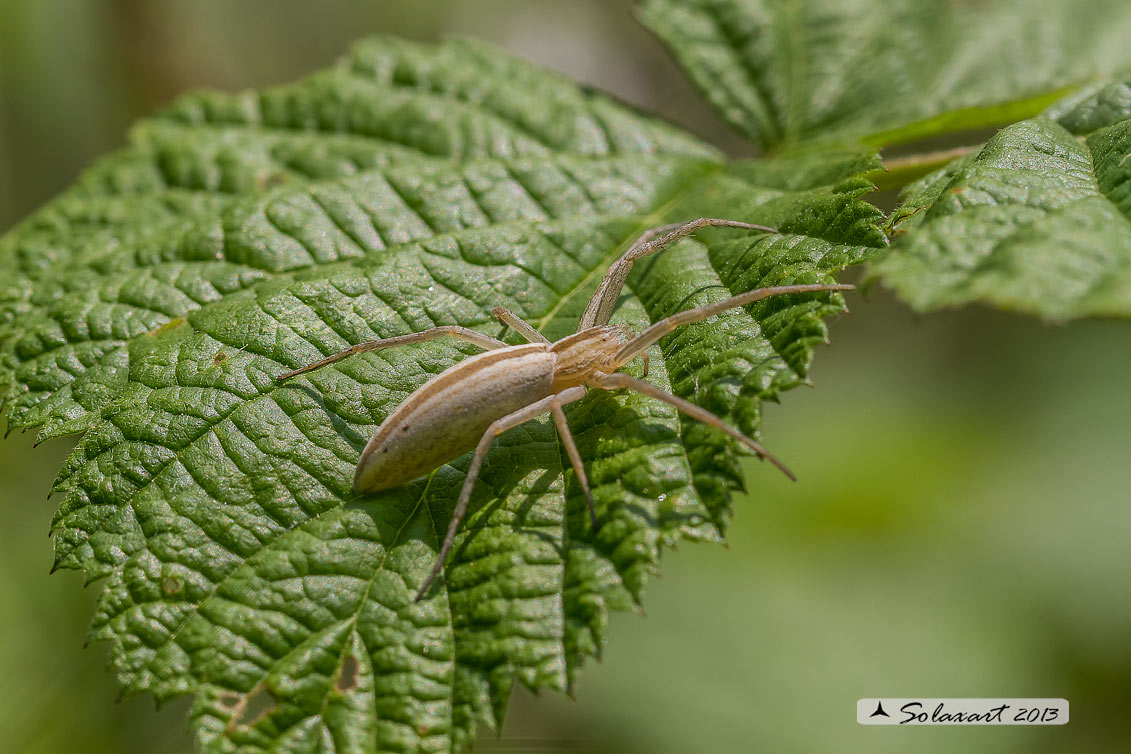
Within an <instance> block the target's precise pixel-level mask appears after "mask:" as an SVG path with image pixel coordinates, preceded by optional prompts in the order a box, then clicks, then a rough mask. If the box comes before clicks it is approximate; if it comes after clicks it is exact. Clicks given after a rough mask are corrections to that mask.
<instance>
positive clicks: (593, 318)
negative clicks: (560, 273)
mask: <svg viewBox="0 0 1131 754" xmlns="http://www.w3.org/2000/svg"><path fill="white" fill-rule="evenodd" d="M708 226H711V227H715V228H740V229H742V230H760V231H762V232H764V233H777V232H778V231H777V229H775V228H770V227H767V226H765V225H753V224H751V223H744V222H741V221H740V220H724V219H721V218H717V217H700V218H699V219H698V220H691V221H690V222H686V223H675V224H672V225H661V226H660V227H658V228H652V229H651V230H646V231H644V233H642V234H641V236H640V237H639V238H637V239H636V240H635V241H633V242H632V245H631V246H629V247H628V249H627V250H626V251H625V252H624V254H622V255H621V257H620V259H618V260H617V261H615V262H613V263H612V264H611V265H609V269H608V270H606V271H605V277H604V278H603V279H602V280H601V284H600V285H599V286H597V291H596V292H595V293H594V294H593V298H591V299H589V304H588V305H587V306H586V307H585V313H584V314H582V315H581V322H580V323H579V325H578V328H577V330H578V332H580V331H581V330H584V329H586V328H588V327H593V326H599V325H607V324H608V323H609V318H611V317H612V316H613V308H614V307H615V306H616V303H617V299H618V298H620V292H621V290H622V289H623V288H624V284H625V281H626V280H628V273H629V271H630V270H632V263H633V262H635V261H636V260H637V259H641V258H643V257H646V256H648V255H650V254H655V253H656V252H658V251H663V250H664V249H666V248H667V247H669V246H671V245H672V244H673V243H675V242H676V241H678V240H679V239H681V238H685V237H687V236H689V235H691V234H692V233H694V232H695V231H697V230H699V229H700V228H705V227H708Z"/></svg>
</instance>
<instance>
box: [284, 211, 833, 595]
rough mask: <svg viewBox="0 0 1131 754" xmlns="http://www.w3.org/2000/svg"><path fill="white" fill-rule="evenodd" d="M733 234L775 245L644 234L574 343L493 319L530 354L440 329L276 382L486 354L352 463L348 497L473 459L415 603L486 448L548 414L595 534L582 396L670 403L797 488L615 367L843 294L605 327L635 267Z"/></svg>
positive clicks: (448, 376) (443, 554) (733, 223)
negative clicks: (417, 352)
mask: <svg viewBox="0 0 1131 754" xmlns="http://www.w3.org/2000/svg"><path fill="white" fill-rule="evenodd" d="M706 226H715V227H724V228H740V229H743V230H754V231H762V232H765V233H776V232H777V230H775V229H774V228H769V227H766V226H764V225H752V224H750V223H745V222H740V221H737V220H723V219H718V218H709V217H702V218H699V219H697V220H692V221H690V222H685V223H677V224H672V225H663V226H660V227H657V228H652V229H651V230H648V231H645V232H644V233H643V234H642V235H641V236H640V237H639V238H638V239H636V241H634V242H633V243H632V245H631V246H629V248H628V249H627V250H626V251H625V252H624V254H623V255H621V257H620V258H619V259H618V260H617V261H616V262H614V263H613V264H612V265H611V266H610V267H609V269H608V270H607V271H606V272H605V277H604V278H603V279H602V280H601V284H600V285H599V286H598V287H597V291H596V292H595V293H594V294H593V297H592V298H591V299H590V300H589V304H588V305H587V306H586V307H585V312H584V314H582V315H581V321H580V322H579V323H578V327H577V332H575V333H573V334H572V335H567V336H566V337H564V338H562V339H561V340H558V341H556V342H550V340H549V339H547V338H546V337H545V336H544V335H542V334H541V333H540V332H538V331H537V330H536V329H535V328H534V327H533V326H531V325H530V324H529V323H527V322H525V321H523V319H522V318H521V317H519V316H518V315H517V314H515V313H514V312H512V311H510V310H508V309H506V308H504V307H501V306H500V307H496V308H495V309H494V311H493V312H492V313H493V314H494V316H495V317H496V318H497V319H498V320H499V321H500V322H502V323H503V324H504V325H506V326H508V327H510V328H512V329H514V330H515V331H516V332H518V333H519V334H520V335H521V336H522V337H524V338H525V339H526V340H527V341H528V342H527V343H524V344H522V345H517V346H510V345H507V344H506V343H504V342H503V341H501V340H498V339H496V338H492V337H490V336H488V335H484V334H482V333H479V332H476V331H475V330H471V329H469V328H466V327H459V326H456V325H448V326H443V327H434V328H432V329H429V330H425V331H423V332H418V333H410V334H408V335H398V336H396V337H392V338H383V339H381V340H374V341H369V342H366V343H359V344H357V345H355V346H351V347H350V348H347V349H345V350H344V351H341V352H339V353H336V354H333V355H332V356H327V357H326V358H324V359H322V360H321V361H317V362H315V363H313V364H309V365H307V366H304V367H302V368H300V369H295V370H294V371H291V372H286V373H285V374H281V375H279V376H278V377H277V378H276V380H278V381H279V382H283V381H285V380H289V379H291V378H292V377H296V376H298V375H300V374H305V373H307V372H310V371H312V370H315V369H319V368H321V367H324V366H326V365H327V364H333V363H334V362H336V361H341V360H342V359H345V358H348V357H350V356H353V355H354V354H359V353H363V352H365V351H376V350H380V349H384V348H393V347H395V346H405V345H409V344H411V343H421V342H423V341H428V340H435V339H437V338H456V339H458V340H463V341H466V342H468V343H473V344H474V345H477V346H479V347H480V348H483V349H486V353H481V354H478V355H476V356H472V357H471V358H468V359H465V360H463V361H461V362H459V363H458V364H455V365H453V366H452V367H450V368H448V369H447V370H445V371H444V372H442V373H441V374H438V375H437V376H435V377H433V378H432V379H431V380H429V381H428V382H426V383H425V384H424V385H422V386H421V387H420V388H418V389H417V390H416V391H415V392H414V393H412V394H411V395H410V396H409V397H408V398H406V399H405V401H404V402H403V403H401V404H400V406H398V407H397V408H396V410H394V411H393V413H391V414H390V415H389V416H388V418H386V419H385V421H384V422H382V423H381V426H380V427H378V428H377V431H376V433H374V435H373V437H372V438H370V440H369V443H368V444H367V445H366V446H365V449H364V450H363V451H362V453H361V459H360V460H359V461H358V464H357V472H356V474H355V476H354V482H353V487H354V490H355V491H356V492H358V493H365V492H377V491H379V490H385V489H390V488H392V487H397V486H399V485H401V484H404V483H405V482H408V481H410V480H412V479H415V478H416V477H419V476H421V475H422V474H426V473H428V472H430V471H432V470H433V469H435V468H437V467H438V466H440V465H442V464H444V463H447V462H448V461H450V460H452V459H453V458H457V457H459V456H461V455H463V454H464V453H466V452H467V451H469V450H471V449H472V448H474V449H475V455H474V456H473V457H472V459H471V466H470V468H469V469H468V472H467V477H466V479H465V480H464V483H463V487H462V489H461V490H460V495H459V500H458V501H457V502H456V507H455V510H454V511H453V513H452V519H451V523H450V524H449V526H448V531H447V534H446V535H445V537H444V542H443V544H442V545H441V547H440V554H439V556H438V557H437V559H436V564H435V565H434V566H433V568H432V571H431V573H430V574H429V576H428V578H427V579H426V580H425V581H424V584H423V585H422V586H421V587H420V589H419V591H418V592H417V594H416V599H417V600H418V601H419V600H420V599H421V598H422V597H423V596H424V595H425V594H426V593H427V592H428V588H429V587H430V586H431V585H432V582H433V581H435V579H436V577H437V576H439V574H440V573H441V572H442V571H443V568H444V564H445V562H446V561H447V558H448V554H449V553H450V552H451V549H452V544H453V542H454V541H455V536H456V532H457V531H458V530H459V525H460V522H461V521H462V520H463V517H464V515H465V514H466V513H467V506H468V501H470V499H471V491H472V489H473V488H474V486H475V481H476V479H477V478H478V477H479V470H480V468H481V467H482V465H483V459H484V457H485V456H486V455H487V451H488V449H489V448H490V447H491V443H492V442H493V441H494V439H495V438H496V437H498V436H499V435H501V434H502V433H503V432H506V431H507V430H508V429H512V428H513V427H517V426H518V425H520V424H523V423H525V422H528V421H530V420H531V419H534V418H537V417H539V416H541V415H543V414H545V413H547V412H548V413H550V415H551V416H552V417H553V419H554V424H555V425H556V426H557V429H558V433H559V435H560V436H561V439H562V445H563V446H564V447H565V450H566V455H568V456H569V460H570V464H571V465H572V466H573V470H574V472H576V474H577V480H578V483H579V484H580V486H581V490H582V492H583V493H584V494H585V499H586V501H587V503H588V506H589V517H590V521H591V523H592V525H593V527H594V528H596V527H597V513H596V508H595V506H594V503H593V493H592V492H591V491H590V489H589V479H588V477H587V476H586V474H585V466H584V465H583V464H582V462H581V455H580V454H579V453H578V451H577V445H576V444H575V443H574V441H573V435H572V434H571V433H570V430H569V425H568V424H567V423H566V416H565V412H563V411H562V407H563V406H565V405H566V404H569V403H573V402H575V401H577V400H580V399H581V398H582V397H584V396H585V394H586V392H587V391H588V390H589V389H590V388H594V389H598V390H632V391H635V392H637V393H641V394H643V395H646V396H649V397H651V398H655V399H657V400H660V401H663V402H665V403H669V404H671V405H672V406H674V407H675V408H676V409H678V410H679V411H682V412H683V413H685V414H687V415H688V416H690V417H692V418H693V419H697V420H698V421H701V422H703V423H704V424H707V425H710V426H712V427H716V428H718V429H720V430H722V431H723V432H725V433H726V434H728V435H730V436H731V437H733V438H734V439H736V440H738V441H739V442H741V443H743V444H744V445H746V446H747V447H749V448H750V449H751V450H753V451H754V452H755V453H756V454H757V455H758V456H759V457H761V458H764V459H766V460H768V461H770V462H771V463H773V464H774V465H775V466H777V467H778V468H779V469H781V470H782V472H784V473H785V474H786V475H787V476H788V477H789V478H790V479H794V478H795V477H794V476H793V474H792V473H791V472H790V471H789V469H788V468H786V466H785V465H784V464H783V463H782V462H781V461H779V460H778V459H777V458H775V457H774V456H773V455H772V454H771V453H770V452H769V451H767V450H766V449H765V448H764V447H762V445H760V444H759V443H758V442H756V441H755V440H753V439H751V438H749V437H747V436H746V435H744V434H743V433H742V432H739V431H738V430H737V429H735V428H734V427H732V426H730V425H729V424H727V423H725V422H724V421H723V420H722V419H720V418H719V417H718V416H715V415H714V414H712V413H711V412H710V411H707V410H705V409H703V408H700V407H699V406H696V405H695V404H693V403H690V402H688V401H685V400H683V399H682V398H679V397H677V396H675V395H672V394H671V393H668V392H666V391H664V390H661V389H660V388H658V387H655V386H654V385H652V384H650V383H648V382H645V381H644V380H640V379H637V378H635V377H632V376H630V375H628V374H624V373H623V372H619V371H617V370H619V369H620V368H621V367H623V366H625V365H626V364H628V363H629V362H631V361H633V360H634V359H636V358H638V357H642V358H644V360H645V361H644V365H645V372H644V373H645V375H647V353H646V351H647V349H648V348H649V347H650V346H651V345H652V344H653V343H655V342H656V341H658V340H659V339H660V338H661V337H663V336H664V335H666V334H667V333H669V332H671V331H672V330H674V329H675V328H677V327H679V326H680V325H685V324H688V323H691V322H699V321H701V320H704V319H707V318H708V317H711V316H714V315H715V314H718V313H720V312H723V311H726V310H727V309H733V308H735V307H739V306H745V305H746V304H749V303H752V302H754V301H759V300H761V299H764V298H769V297H770V296H780V295H784V294H790V293H815V292H819V291H848V290H852V289H853V286H851V285H842V284H831V285H824V284H803V285H781V286H774V287H770V288H758V289H756V290H753V291H749V292H747V293H742V294H739V295H737V296H732V297H730V298H728V299H725V300H723V301H719V302H717V303H714V304H709V305H707V306H701V307H698V308H695V309H688V310H687V311H683V312H679V313H677V314H673V315H672V316H670V317H665V318H664V319H661V320H660V321H658V322H656V323H655V324H653V325H652V326H651V327H648V328H647V329H645V330H644V332H642V333H640V334H639V335H636V336H632V334H631V333H629V332H628V331H627V330H626V329H625V328H623V327H612V326H610V325H609V319H610V318H611V317H612V314H613V308H614V306H615V304H616V302H617V299H618V297H619V296H620V292H621V289H622V288H623V287H624V284H625V281H626V280H627V279H628V273H629V270H631V269H632V263H633V262H635V261H636V260H638V259H640V258H642V257H646V256H648V255H650V254H655V253H656V252H658V251H661V250H663V249H664V248H666V247H668V246H669V245H671V244H672V243H673V242H675V241H677V240H679V239H681V238H684V237H685V236H688V235H690V234H691V233H694V232H695V231H696V230H698V229H700V228H703V227H706Z"/></svg>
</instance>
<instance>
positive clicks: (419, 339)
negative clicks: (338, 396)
mask: <svg viewBox="0 0 1131 754" xmlns="http://www.w3.org/2000/svg"><path fill="white" fill-rule="evenodd" d="M437 338H456V339H458V340H465V341H467V342H468V343H473V344H475V345H477V346H479V347H480V348H483V349H486V350H488V351H489V350H491V349H493V348H505V347H506V345H507V344H506V343H504V342H503V341H501V340H497V339H495V338H492V337H491V336H489V335H484V334H483V333H479V332H476V331H475V330H471V329H469V328H466V327H460V326H458V325H444V326H443V327H433V328H432V329H430V330H425V331H423V332H413V333H409V334H407V335H397V336H395V337H392V338H382V339H381V340H370V341H368V342H365V343H358V344H357V345H356V346H350V347H349V348H347V349H345V350H344V351H338V352H337V353H335V354H333V355H331V356H327V357H326V358H324V359H322V360H320V361H316V362H314V363H313V364H307V365H306V366H304V367H301V368H299V369H295V370H294V371H291V372H284V373H283V374H280V375H279V376H277V377H276V378H275V381H276V382H283V381H284V380H289V379H290V378H292V377H297V376H299V375H300V374H306V373H307V372H312V371H314V370H315V369H321V368H322V367H324V366H326V365H327V364H333V363H334V362H336V361H341V360H342V359H347V358H349V357H350V356H353V355H354V354H359V353H364V352H365V351H380V350H381V349H384V348H393V347H395V346H407V345H410V344H412V343H423V342H424V341H426V340H436V339H437Z"/></svg>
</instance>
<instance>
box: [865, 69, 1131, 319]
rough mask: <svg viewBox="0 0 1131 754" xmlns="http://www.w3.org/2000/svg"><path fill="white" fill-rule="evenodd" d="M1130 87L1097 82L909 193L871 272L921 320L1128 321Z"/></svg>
mask: <svg viewBox="0 0 1131 754" xmlns="http://www.w3.org/2000/svg"><path fill="white" fill-rule="evenodd" d="M1129 117H1131V87H1129V86H1128V84H1127V83H1126V82H1123V81H1112V82H1108V83H1104V84H1098V85H1096V86H1094V87H1091V88H1089V90H1087V91H1085V92H1081V93H1080V94H1079V95H1077V96H1074V97H1072V98H1071V99H1069V100H1066V101H1065V102H1063V103H1058V104H1057V105H1056V106H1054V107H1053V108H1051V109H1050V111H1049V112H1048V113H1047V114H1046V115H1044V116H1041V117H1037V118H1033V119H1031V120H1027V121H1023V122H1021V123H1017V124H1015V125H1013V126H1010V127H1008V128H1006V129H1004V130H1002V131H1001V132H1000V133H998V134H997V135H996V136H994V138H992V139H991V140H990V141H989V142H987V143H986V144H985V145H983V146H982V147H980V148H979V149H978V150H976V151H975V152H973V153H971V154H970V155H968V156H967V157H965V158H963V159H961V160H957V161H955V162H953V163H951V164H950V165H948V166H947V167H946V168H944V169H942V170H940V171H937V172H935V173H933V174H931V175H929V176H927V177H925V178H924V179H923V180H921V181H919V182H918V183H917V184H914V185H913V186H911V187H909V189H908V191H907V194H906V196H905V197H904V201H903V204H902V205H901V206H900V208H899V209H898V210H897V211H896V212H895V214H894V215H893V217H892V221H891V224H892V227H893V235H894V241H893V244H892V248H891V251H890V253H889V254H888V255H887V256H885V257H884V258H883V259H881V260H879V261H878V262H877V263H876V264H875V265H873V272H874V274H876V275H878V276H879V277H881V278H882V279H883V280H884V281H885V282H886V283H887V284H888V285H889V286H891V287H892V288H893V289H894V290H895V291H896V292H897V293H898V294H899V296H900V297H901V298H903V299H904V300H905V301H907V302H908V303H910V304H911V305H912V306H913V307H915V308H916V309H918V310H920V311H926V310H929V309H936V308H940V307H946V306H957V305H961V304H966V303H971V302H980V303H985V304H991V305H994V306H999V307H1002V308H1005V309H1011V310H1015V311H1021V312H1026V313H1030V314H1035V315H1038V316H1041V317H1044V318H1047V319H1051V320H1064V319H1069V318H1073V317H1082V316H1088V315H1101V316H1103V315H1106V316H1128V315H1131V120H1128V118H1129Z"/></svg>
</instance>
